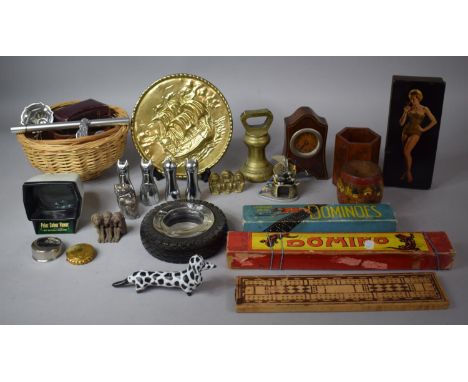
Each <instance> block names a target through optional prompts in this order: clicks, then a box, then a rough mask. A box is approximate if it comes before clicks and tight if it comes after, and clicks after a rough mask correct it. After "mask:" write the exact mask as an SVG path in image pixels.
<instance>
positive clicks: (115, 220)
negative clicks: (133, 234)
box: [111, 212, 127, 243]
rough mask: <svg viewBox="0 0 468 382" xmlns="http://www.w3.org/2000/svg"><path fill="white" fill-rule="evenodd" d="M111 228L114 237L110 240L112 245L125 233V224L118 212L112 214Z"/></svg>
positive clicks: (123, 218)
mask: <svg viewBox="0 0 468 382" xmlns="http://www.w3.org/2000/svg"><path fill="white" fill-rule="evenodd" d="M111 223H112V227H113V228H114V236H113V238H112V242H113V243H117V242H118V241H119V240H120V238H121V236H123V235H125V234H126V233H127V224H126V222H125V217H124V216H123V214H122V213H120V212H114V213H113V214H112V218H111Z"/></svg>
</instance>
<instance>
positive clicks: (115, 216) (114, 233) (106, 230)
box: [91, 211, 127, 243]
mask: <svg viewBox="0 0 468 382" xmlns="http://www.w3.org/2000/svg"><path fill="white" fill-rule="evenodd" d="M91 222H92V223H93V225H94V226H95V227H96V229H97V233H98V243H117V242H118V241H119V240H120V238H121V237H122V236H123V235H125V234H126V233H127V223H126V222H125V217H124V215H123V214H122V213H121V212H114V213H111V212H108V211H106V212H103V213H102V214H101V213H99V212H96V213H94V214H93V215H91Z"/></svg>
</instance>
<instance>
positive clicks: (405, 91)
mask: <svg viewBox="0 0 468 382" xmlns="http://www.w3.org/2000/svg"><path fill="white" fill-rule="evenodd" d="M444 93H445V82H444V80H443V79H442V78H439V77H409V76H393V79H392V92H391V96H390V111H389V116H388V127H387V140H386V144H385V160H384V168H383V176H384V184H385V186H394V187H405V188H417V189H429V188H431V184H432V175H433V172H434V164H435V159H436V152H437V142H438V139H439V132H440V127H441V119H442V106H443V102H444Z"/></svg>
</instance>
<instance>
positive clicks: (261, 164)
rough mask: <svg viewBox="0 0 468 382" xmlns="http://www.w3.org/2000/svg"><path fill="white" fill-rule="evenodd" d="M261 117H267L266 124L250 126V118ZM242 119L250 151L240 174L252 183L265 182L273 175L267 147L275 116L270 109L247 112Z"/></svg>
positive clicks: (245, 138) (242, 115)
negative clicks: (266, 154) (266, 152)
mask: <svg viewBox="0 0 468 382" xmlns="http://www.w3.org/2000/svg"><path fill="white" fill-rule="evenodd" d="M259 117H260V118H261V117H266V119H265V122H263V123H261V124H256V125H250V124H249V123H248V121H247V120H248V119H250V118H259ZM240 118H241V122H242V124H243V125H244V128H245V135H244V143H245V144H246V145H247V148H248V150H249V152H248V156H247V160H246V161H245V163H244V165H243V166H242V167H241V169H240V172H241V173H242V175H244V178H245V179H247V180H248V181H250V182H254V183H260V182H265V181H267V180H268V179H270V178H271V176H272V174H273V165H272V164H271V163H270V162H268V160H267V159H266V157H265V147H266V146H267V145H268V143H270V135H269V134H268V129H269V128H270V126H271V123H272V122H273V114H272V113H271V111H270V110H268V109H259V110H246V111H244V112H243V113H242V114H241V117H240Z"/></svg>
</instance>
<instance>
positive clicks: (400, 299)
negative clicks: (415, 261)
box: [236, 272, 449, 312]
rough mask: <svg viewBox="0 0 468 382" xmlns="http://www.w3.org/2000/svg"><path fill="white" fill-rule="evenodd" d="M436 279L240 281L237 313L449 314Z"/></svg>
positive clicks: (241, 278) (382, 277) (399, 276)
mask: <svg viewBox="0 0 468 382" xmlns="http://www.w3.org/2000/svg"><path fill="white" fill-rule="evenodd" d="M448 306H449V300H448V298H447V296H446V295H445V293H444V290H443V289H442V287H441V286H440V283H439V280H438V278H437V276H436V274H435V273H433V272H424V273H422V272H421V273H409V272H408V273H372V274H343V275H299V276H238V277H237V285H236V311H237V312H353V311H354V312H356V311H376V310H377V311H380V310H426V309H447V308H448Z"/></svg>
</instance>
